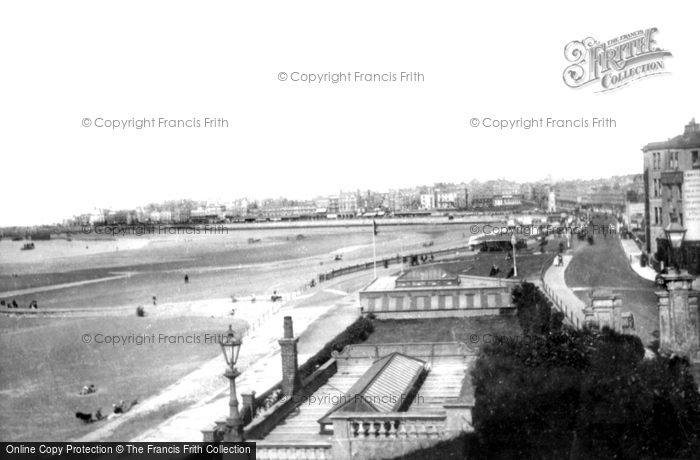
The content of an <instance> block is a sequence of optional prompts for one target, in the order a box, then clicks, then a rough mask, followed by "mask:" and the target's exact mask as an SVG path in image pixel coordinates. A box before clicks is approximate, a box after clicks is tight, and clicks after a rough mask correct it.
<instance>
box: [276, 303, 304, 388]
mask: <svg viewBox="0 0 700 460" xmlns="http://www.w3.org/2000/svg"><path fill="white" fill-rule="evenodd" d="M297 342H299V338H298V337H297V338H295V337H294V328H293V325H292V317H291V316H285V317H284V338H282V339H280V340H279V344H280V351H281V354H282V394H283V395H284V396H286V397H287V398H291V397H292V395H294V393H296V391H297V390H298V389H299V387H300V386H301V382H300V379H299V363H298V358H297Z"/></svg>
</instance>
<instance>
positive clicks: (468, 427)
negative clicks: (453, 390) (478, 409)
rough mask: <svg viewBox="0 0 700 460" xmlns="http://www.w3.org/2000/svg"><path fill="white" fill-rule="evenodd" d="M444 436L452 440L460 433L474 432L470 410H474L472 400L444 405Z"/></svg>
mask: <svg viewBox="0 0 700 460" xmlns="http://www.w3.org/2000/svg"><path fill="white" fill-rule="evenodd" d="M443 407H444V408H445V414H446V418H445V436H446V437H447V438H452V437H454V436H458V435H460V434H462V433H468V432H471V431H474V426H473V425H472V423H473V422H472V410H473V409H474V400H473V399H472V398H470V401H465V402H461V403H454V404H445V405H444V406H443Z"/></svg>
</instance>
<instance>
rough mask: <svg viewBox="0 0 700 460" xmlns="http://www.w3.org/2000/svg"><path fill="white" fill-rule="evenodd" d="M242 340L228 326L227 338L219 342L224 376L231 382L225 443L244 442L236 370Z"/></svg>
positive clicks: (237, 373)
mask: <svg viewBox="0 0 700 460" xmlns="http://www.w3.org/2000/svg"><path fill="white" fill-rule="evenodd" d="M241 343H242V341H241V339H236V337H235V336H234V334H233V328H232V327H231V325H229V326H228V332H227V334H226V336H224V337H222V338H221V340H220V341H219V345H221V351H222V352H223V353H224V359H225V360H226V372H225V373H224V376H225V377H226V378H227V379H229V381H230V382H231V396H230V398H229V401H228V405H229V408H230V410H229V417H228V418H227V419H226V434H225V435H224V441H225V442H243V421H242V420H241V415H240V413H239V412H238V399H237V398H236V377H238V376H239V375H241V373H240V372H238V370H237V369H236V367H235V366H236V361H238V353H239V352H240V351H241Z"/></svg>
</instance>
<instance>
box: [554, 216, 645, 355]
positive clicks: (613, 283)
mask: <svg viewBox="0 0 700 460" xmlns="http://www.w3.org/2000/svg"><path fill="white" fill-rule="evenodd" d="M614 222H615V220H614V219H612V218H605V217H603V216H601V217H599V218H594V219H593V224H594V225H595V226H596V228H595V243H594V244H593V245H590V244H588V243H587V242H586V241H582V242H579V241H578V239H577V238H573V240H572V246H573V252H574V256H573V260H572V261H571V263H570V264H569V266H568V267H567V270H566V274H565V279H566V285H567V286H568V287H569V288H570V289H571V290H573V291H574V293H575V294H576V295H577V296H578V297H579V298H580V299H581V300H582V301H583V302H584V303H585V304H586V305H590V293H591V292H592V291H593V290H594V289H604V288H608V289H611V290H612V291H613V293H615V294H619V295H620V296H621V297H622V311H623V312H626V311H631V312H632V313H633V314H634V321H635V332H636V333H637V335H639V337H640V338H641V339H642V342H643V343H644V344H645V345H648V344H649V342H651V341H653V340H654V339H655V338H654V337H653V335H652V333H653V332H654V331H658V329H659V313H658V308H657V297H656V294H654V291H656V290H658V287H657V286H656V285H655V284H654V283H653V282H651V281H648V280H646V279H644V278H642V277H640V276H639V275H637V274H636V273H635V272H634V270H632V267H630V264H629V261H628V260H627V256H626V255H625V252H624V250H623V249H622V244H621V242H620V236H619V235H617V234H607V235H606V234H604V233H603V232H602V230H601V227H603V226H606V225H609V224H611V223H613V224H614ZM588 231H589V234H591V233H592V231H593V228H592V227H590V226H589V228H588Z"/></svg>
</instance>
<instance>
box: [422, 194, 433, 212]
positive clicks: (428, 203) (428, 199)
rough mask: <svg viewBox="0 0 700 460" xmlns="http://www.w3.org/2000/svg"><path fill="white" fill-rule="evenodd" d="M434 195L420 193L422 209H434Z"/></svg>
mask: <svg viewBox="0 0 700 460" xmlns="http://www.w3.org/2000/svg"><path fill="white" fill-rule="evenodd" d="M435 204H436V203H435V193H421V195H420V206H421V208H423V209H435V207H436V205H435Z"/></svg>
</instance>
